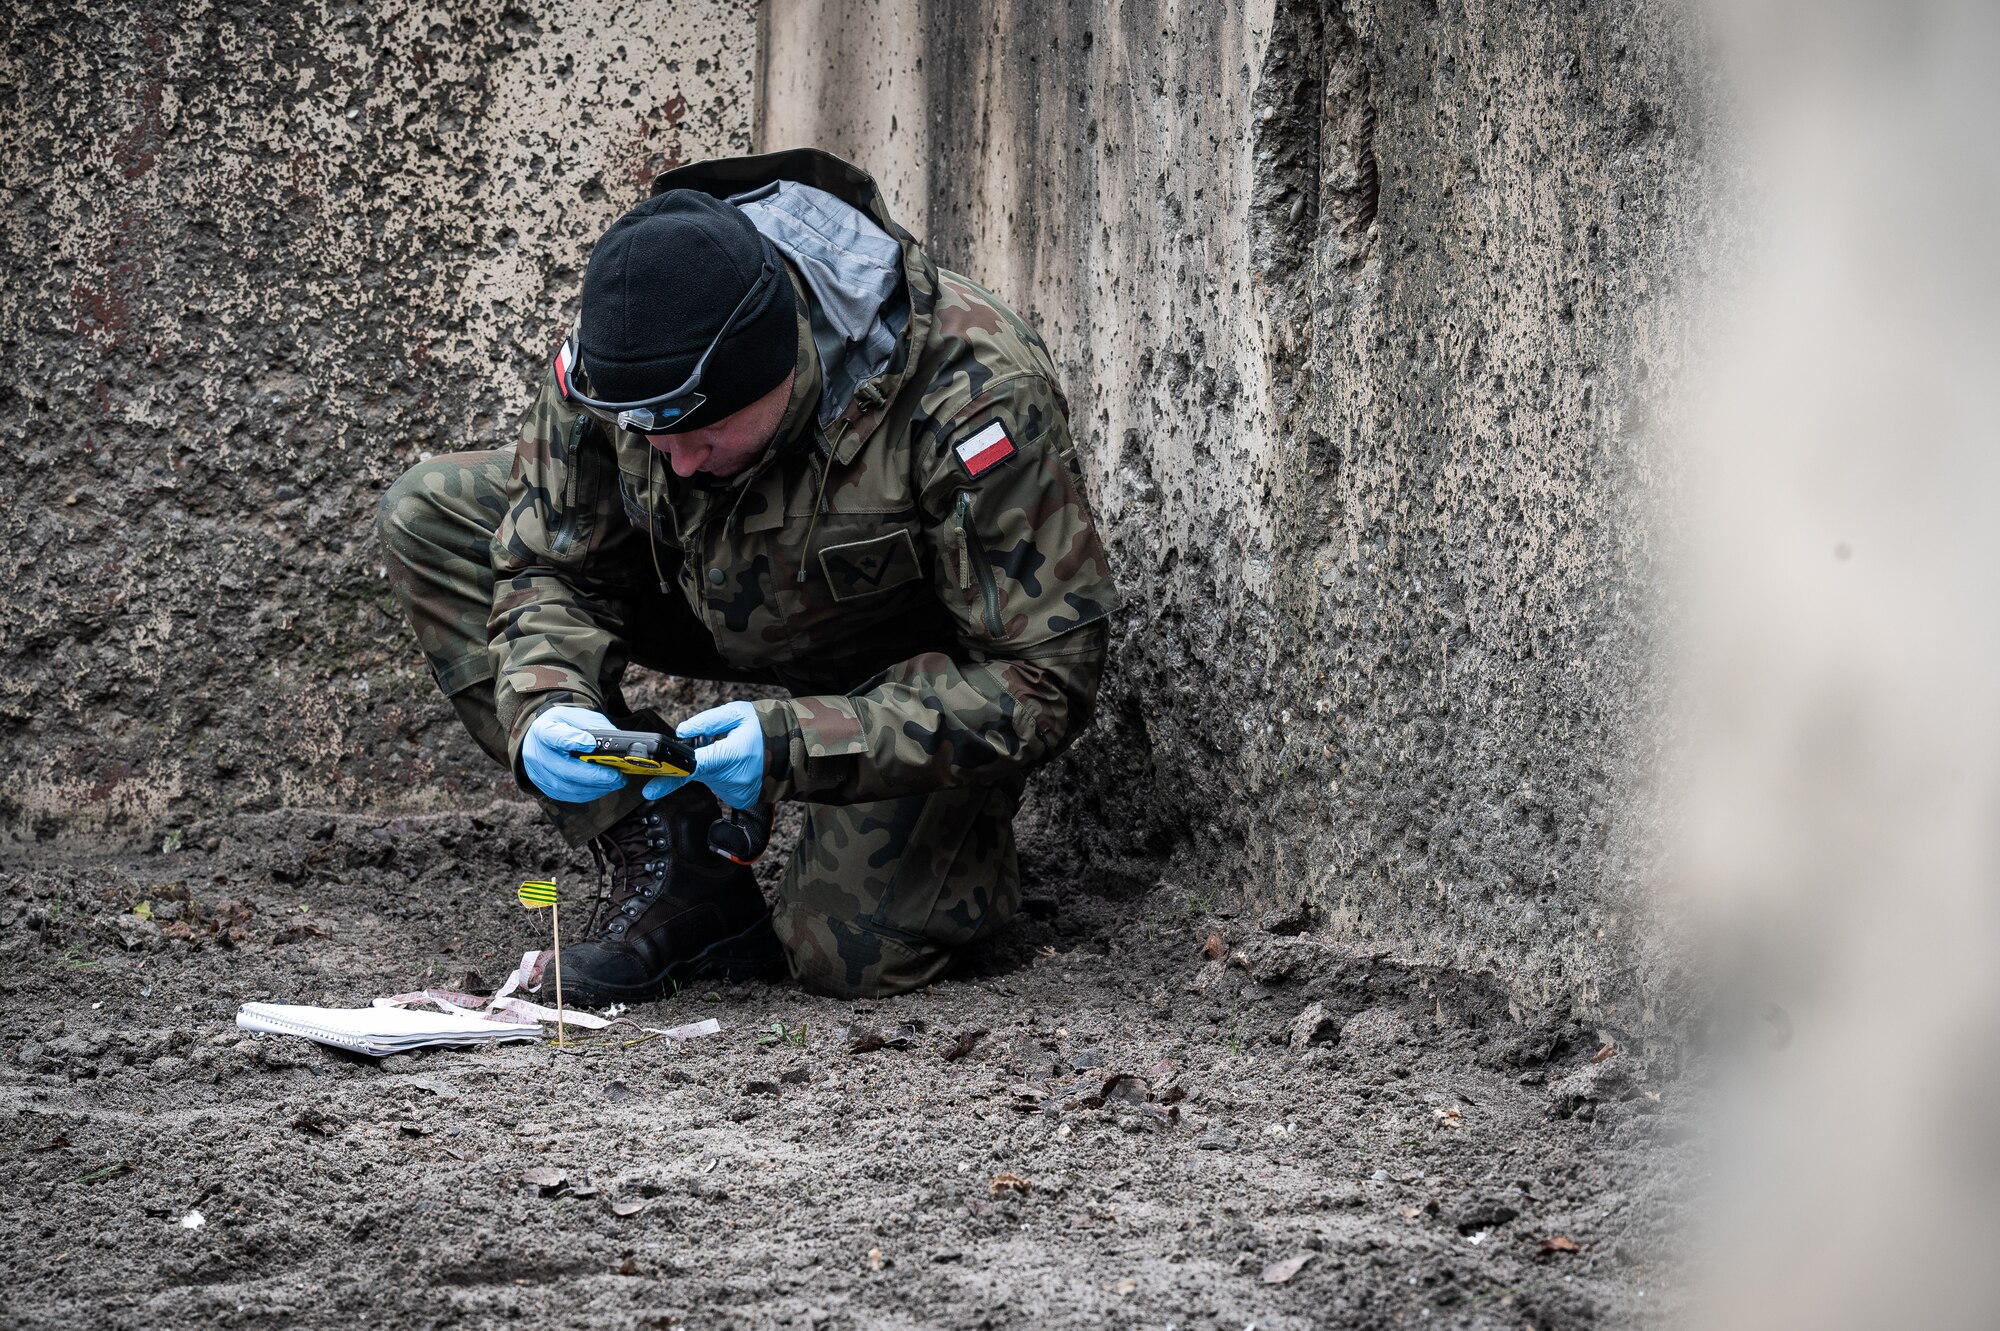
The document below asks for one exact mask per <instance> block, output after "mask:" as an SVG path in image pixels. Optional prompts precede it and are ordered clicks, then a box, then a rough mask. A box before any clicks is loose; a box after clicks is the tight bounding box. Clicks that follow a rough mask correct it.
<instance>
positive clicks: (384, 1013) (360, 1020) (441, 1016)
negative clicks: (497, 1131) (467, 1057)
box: [236, 1003, 542, 1058]
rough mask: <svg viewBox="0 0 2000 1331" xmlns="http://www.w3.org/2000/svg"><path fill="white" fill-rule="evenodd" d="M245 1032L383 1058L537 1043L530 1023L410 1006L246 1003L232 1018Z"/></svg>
mask: <svg viewBox="0 0 2000 1331" xmlns="http://www.w3.org/2000/svg"><path fill="white" fill-rule="evenodd" d="M236 1024H237V1026H238V1027H240V1028H241V1029H243V1030H246V1031H255V1032H258V1033H260V1034H264V1035H298V1036H303V1037H304V1038H305V1039H308V1040H313V1041H316V1042H318V1043H320V1044H325V1045H332V1046H334V1047H335V1048H337V1049H351V1050H353V1051H354V1052H355V1053H358V1054H368V1055H370V1056H371V1057H377V1058H379V1057H381V1056H383V1055H385V1054H399V1053H403V1052H405V1051H407V1050H411V1049H423V1048H427V1047H429V1046H432V1045H463V1044H475V1045H476V1044H492V1043H494V1042H496V1041H502V1040H539V1039H541V1038H542V1028H541V1027H540V1026H539V1025H538V1024H536V1023H534V1022H518V1021H494V1020H489V1019H487V1018H485V1017H481V1016H477V1015H475V1014H473V1013H470V1012H465V1011H463V1010H459V1011H453V1012H418V1011H412V1010H411V1009H409V1008H382V1007H364V1008H333V1007H311V1006H308V1005H306V1004H302V1003H245V1004H244V1005H243V1008H242V1010H241V1011H239V1012H238V1013H237V1014H236Z"/></svg>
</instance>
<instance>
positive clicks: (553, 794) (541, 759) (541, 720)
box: [521, 707, 625, 804]
mask: <svg viewBox="0 0 2000 1331" xmlns="http://www.w3.org/2000/svg"><path fill="white" fill-rule="evenodd" d="M610 725H611V719H610V718H609V717H607V716H605V715H604V714H603V713H602V712H593V711H591V710H590V709H589V708H587V707H550V708H546V709H544V710H543V711H542V712H541V713H540V714H538V715H537V716H536V717H535V719H534V721H533V722H532V723H531V724H530V725H529V726H528V734H527V737H526V738H525V739H523V740H522V741H521V766H522V768H523V769H524V770H526V772H527V773H528V780H530V781H532V782H534V783H535V789H537V790H539V791H541V792H542V793H543V794H544V795H547V796H548V797H549V798H550V799H557V800H561V801H562V802H563V803H565V804H588V803H590V802H591V801H592V800H594V799H597V798H598V797H600V796H603V795H609V794H610V793H611V792H612V791H614V790H616V789H618V788H619V787H620V786H622V785H624V784H625V774H624V773H623V772H618V771H614V770H612V769H611V768H609V767H599V766H598V765H597V764H595V763H580V762H578V761H577V760H576V759H575V758H574V757H572V756H571V755H572V754H573V753H575V752H576V751H577V750H588V749H589V748H590V747H591V745H592V744H593V743H594V742H595V741H593V740H592V739H591V738H590V736H589V735H587V734H585V733H584V732H583V731H582V730H581V729H579V727H581V726H601V727H609V726H610Z"/></svg>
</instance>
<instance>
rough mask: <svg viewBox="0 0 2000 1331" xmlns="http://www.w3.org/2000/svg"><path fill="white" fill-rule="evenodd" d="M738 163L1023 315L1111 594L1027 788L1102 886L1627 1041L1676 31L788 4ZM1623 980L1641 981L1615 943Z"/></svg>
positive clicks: (1576, 16) (1692, 111)
mask: <svg viewBox="0 0 2000 1331" xmlns="http://www.w3.org/2000/svg"><path fill="white" fill-rule="evenodd" d="M764 23H765V37H764V49H763V74H762V77H761V79H760V86H761V100H760V108H761V115H762V118H761V120H760V122H759V130H758V138H759V141H760V146H761V147H764V148H776V147H784V146H791V145H794V144H799V143H807V142H818V143H821V144H824V145H826V146H829V147H832V148H834V149H835V150H837V151H841V152H844V153H846V154H849V155H851V156H852V157H854V158H855V159H856V160H858V161H859V162H861V163H862V164H863V165H864V166H867V167H869V168H870V169H872V170H873V171H875V172H876V173H877V174H878V176H879V177H880V178H882V179H884V180H886V181H888V182H889V187H890V194H891V197H892V198H895V199H896V200H897V201H898V206H899V207H900V209H901V211H902V214H903V218H904V220H905V222H906V223H907V224H908V225H909V226H910V227H911V228H912V229H913V230H914V231H916V232H917V233H918V234H919V235H920V236H923V237H925V238H926V239H927V241H928V243H929V244H930V246H931V247H932V249H933V251H934V253H935V254H936V255H937V256H938V257H939V259H940V261H942V262H944V263H945V264H947V265H948V266H952V267H958V268H962V269H964V270H966V271H968V272H970V273H972V274H974V275H976V276H977V277H979V278H980V280H982V281H984V282H986V283H988V284H989V285H991V286H992V287H993V288H994V289H995V290H996V291H998V292H999V293H1000V294H1001V295H1002V296H1003V297H1005V298H1007V299H1009V300H1010V301H1012V302H1013V303H1014V304H1015V305H1016V306H1017V307H1018V308H1020V309H1021V310H1022V311H1023V313H1025V314H1026V315H1027V316H1028V317H1029V318H1030V319H1032V320H1033V321H1034V322H1035V323H1037V324H1038V325H1039V326H1040V328H1041V329H1042V331H1043V333H1044V334H1045V335H1046V336H1047V337H1048V339H1049V341H1050V343H1051V345H1052V347H1053V348H1054V350H1055V352H1056V355H1057V358H1058V361H1059V363H1060V364H1061V365H1062V367H1063V369H1064V372H1065V374H1066V376H1067V380H1068V383H1067V387H1068V389H1069V392H1070V394H1071V398H1072V404H1073V408H1074V418H1073V424H1074V427H1075V429H1076V431H1077V433H1078V435H1079V436H1080V438H1081V439H1082V440H1083V442H1084V453H1085V457H1086V459H1087V461H1086V470H1087V472H1088V474H1089V478H1090V482H1091V488H1092V493H1093V497H1094V499H1095V502H1096V504H1097V507H1098V511H1099V513H1100V515H1101V517H1102V518H1103V520H1104V521H1105V523H1106V525H1107V526H1108V528H1109V531H1110V536H1111V544H1112V550H1113V555H1114V559H1115V561H1116V563H1115V568H1116V572H1117V573H1118V575H1119V577H1120V580H1121V582H1122V583H1123V585H1124V587H1125V589H1126V590H1127V592H1128V593H1129V595H1130V598H1131V605H1130V607H1129V609H1128V610H1127V612H1126V615H1125V618H1124V621H1123V624H1122V625H1121V629H1120V633H1119V639H1118V647H1117V651H1118V664H1117V667H1116V672H1115V675H1114V677H1113V679H1112V680H1111V682H1110V685H1109V687H1108V690H1107V696H1106V698H1105V707H1104V719H1103V722H1102V723H1101V725H1100V727H1099V729H1098V730H1097V732H1096V733H1095V734H1093V735H1092V736H1090V737H1089V738H1087V739H1086V740H1085V741H1083V742H1082V743H1081V744H1080V745H1079V746H1078V748H1077V749H1076V750H1075V751H1074V753H1073V755H1072V756H1071V757H1070V758H1069V759H1068V760H1067V762H1066V764H1065V766H1064V767H1063V768H1062V769H1061V770H1060V772H1059V773H1057V774H1056V775H1055V777H1054V778H1053V779H1052V780H1050V781H1047V782H1044V784H1043V786H1042V788H1041V789H1042V811H1043V814H1044V816H1046V817H1050V818H1053V819H1054V820H1056V821H1057V823H1058V824H1061V823H1063V822H1064V821H1065V820H1066V821H1067V824H1068V826H1069V828H1070V830H1071V833H1072V837H1071V840H1072V841H1073V842H1074V843H1075V844H1078V845H1081V846H1084V847H1087V849H1088V863H1089V867H1090V869H1091V871H1092V872H1093V873H1094V874H1095V875H1096V876H1097V877H1098V879H1099V881H1101V882H1103V883H1106V884H1109V885H1113V886H1115V885H1117V884H1118V883H1120V882H1125V883H1129V884H1132V885H1134V886H1137V885H1143V884H1146V883H1150V882H1151V881H1153V879H1154V877H1155V876H1156V875H1158V874H1159V873H1161V872H1162V869H1161V857H1165V860H1164V862H1165V866H1166V867H1165V870H1164V872H1165V875H1166V877H1167V878H1168V879H1169V880H1170V881H1173V882H1176V883H1178V884H1180V885H1182V886H1184V887H1187V888H1188V889H1189V890H1190V891H1191V892H1193V893H1194V894H1195V896H1196V898H1197V899H1203V898H1212V899H1213V900H1214V901H1215V902H1216V903H1217V904H1219V905H1226V904H1230V903H1233V902H1234V901H1236V900H1237V899H1238V898H1239V897H1242V898H1245V899H1247V905H1248V908H1249V909H1251V910H1254V909H1256V908H1257V907H1258V906H1260V905H1263V904H1266V903H1271V904H1276V903H1281V902H1288V901H1290V900H1294V899H1304V900H1307V901H1309V902H1310V903H1312V905H1313V906H1314V908H1315V909H1316V911H1317V913H1318V917H1319V920H1320V923H1321V926H1322V927H1324V928H1326V929H1328V930H1330V931H1332V932H1334V933H1336V934H1338V935H1340V936H1344V937H1349V938H1353V939H1356V940H1360V941H1363V942H1368V941H1373V942H1376V943H1379V944H1380V945H1382V946H1387V947H1393V948H1396V949H1398V950H1402V951H1409V952H1415V953H1418V954H1421V955H1424V956H1427V957H1433V958H1438V959H1447V960H1451V961H1454V962H1458V963H1460V964H1467V965H1474V966H1481V965H1490V966H1493V967H1495V968H1497V969H1498V970H1499V971H1500V972H1501V973H1502V974H1503V975H1504V976H1506V977H1507V979H1508V982H1509V983H1510V984H1511V985H1512V986H1513V987H1514V989H1515V991H1516V993H1518V994H1519V995H1520V996H1521V998H1522V1000H1523V1001H1524V1002H1527V1003H1531V1004H1542V1003H1549V1004H1557V1005H1563V1004H1573V1005H1575V1006H1577V1007H1578V1008H1579V1009H1581V1010H1583V1011H1586V1012H1591V1013H1596V1014H1599V1015H1602V1016H1606V1017H1608V1018H1610V1019H1613V1020H1617V1021H1622V1022H1626V1023H1629V1024H1632V1025H1635V1026H1640V1025H1644V1024H1646V1023H1648V1022H1650V1021H1652V1020H1654V1019H1655V1017H1656V1016H1657V1015H1658V1013H1657V1009H1658V1006H1659V1003H1658V999H1659V996H1660V992H1659V991H1660V988H1661V986H1663V985H1670V984H1671V983H1672V975H1671V966H1670V961H1671V958H1670V955H1669V954H1668V953H1667V952H1666V951H1665V950H1664V949H1661V948H1660V947H1658V945H1657V942H1656V935H1655V933H1654V931H1653V930H1652V928H1651V927H1650V918H1649V911H1648V909H1647V886H1648V885H1647V883H1646V866H1647V864H1648V862H1649V858H1650V854H1651V844H1650V837H1651V834H1650V833H1649V831H1648V830H1647V829H1648V828H1649V827H1650V826H1651V823H1650V817H1649V807H1648V806H1649V797H1648V795H1647V781H1648V778H1647V773H1648V772H1649V770H1650V765H1651V756H1650V747H1651V744H1652V738H1651V726H1650V724H1649V722H1650V719H1651V717H1652V716H1653V715H1654V714H1655V712H1656V710H1657V708H1658V705H1659V700H1660V688H1659V685H1658V682H1657V680H1656V677H1655V672H1654V671H1653V669H1652V668H1651V666H1650V664H1649V662H1650V660H1651V656H1650V634H1649V630H1648V624H1649V619H1650V617H1651V615H1652V614H1653V611H1654V609H1655V605H1654V601H1653V598H1652V592H1651V589H1652V587H1653V586H1654V576H1653V567H1652V561H1651V558H1650V555H1649V539H1650V538H1649V530H1650V525H1649V524H1650V513H1651V503H1650V499H1651V490H1652V488H1653V487H1654V486H1655V484H1656V483H1657V482H1656V479H1655V478H1656V477H1657V476H1659V475H1663V474H1665V473H1666V462H1665V459H1664V458H1663V457H1662V456H1661V453H1662V445H1661V442H1660V438H1659V434H1660V432H1659V430H1658V427H1657V425H1656V422H1657V420H1658V419H1659V417H1660V414H1661V410H1662V404H1663V403H1664V401H1665V397H1666V393H1667V386H1668V385H1669V384H1670V383H1671V382H1672V380H1673V378H1674V376H1675V372H1676V368H1677V366H1678V365H1679V363H1680V360H1681V354H1680V349H1679V346H1678V342H1679V336H1680V335H1679V334H1678V332H1677V330H1678V329H1679V328H1680V327H1681V326H1682V321H1683V317H1684V315H1685V312H1686V307H1687V304H1688V300H1689V297H1688V294H1687V284H1688V274H1689V272H1690V271H1691V270H1692V268H1693V266H1694V259H1695V255H1696V250H1697V243H1698V240H1699V238H1700V236H1701V234H1702V228H1703V226H1704V225H1705V214H1704V208H1705V200H1706V189H1707V186H1706V174H1707V173H1706V169H1705V168H1704V166H1703V165H1702V156H1701V142H1702V138H1703V133H1704V125H1703V120H1704V114H1703V112H1702V110H1701V107H1702V106H1703V105H1704V104H1705V102H1704V100H1703V99H1702V98H1701V97H1700V96H1698V90H1697V89H1695V88H1693V87H1691V86H1690V84H1689V74H1688V71H1689V70H1691V69H1693V68H1695V67H1696V62H1695V60H1694V58H1693V54H1692V49H1691V48H1692V39H1693V35H1694V34H1692V33H1691V32H1690V31H1689V30H1688V23H1687V19H1686V14H1685V11H1684V8H1683V7H1682V6H1679V5H1669V4H1650V3H1643V2H1641V0H1625V2H1623V3H1612V4H1584V3H1581V0H1578V2H1577V3H1573V4H1561V5H1550V4H1547V3H1541V2H1539V0H1537V2H1535V3H1528V2H1527V0H1350V2H1349V3H1337V2H1333V0H1329V2H1328V3H1324V4H1322V3H1319V2H1318V0H1260V2H1259V3H1252V4H1249V5H1241V4H1234V3H1221V2H1220V0H1129V2H1128V3H1124V4H1121V5H1118V6H1114V7H1106V6H1103V5H1099V4H1092V3H1083V2H1081V0H1077V2H1074V3H1068V4H1042V3H1032V4H1031V3H1026V2H1025V0H1021V2H1018V3H1014V2H1010V0H947V2H945V3H937V4H929V5H920V4H916V3H914V2H913V0H870V3H867V4H858V5H848V4H839V3H832V2H830V0H829V2H827V3H805V2H802V0H787V2H786V3H776V4H768V5H767V6H766V10H765V18H764ZM1656 953H1657V955H1656Z"/></svg>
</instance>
